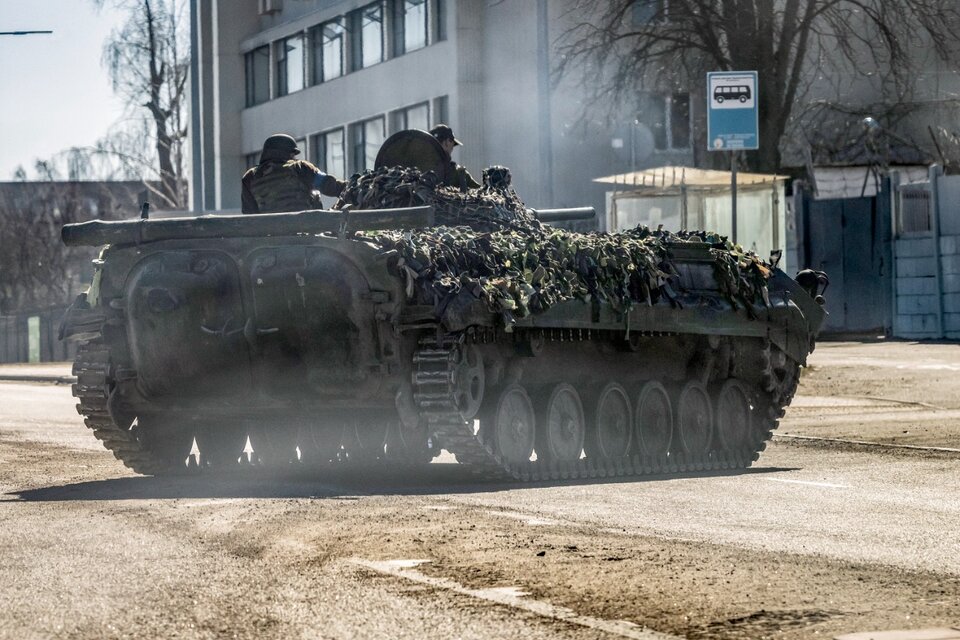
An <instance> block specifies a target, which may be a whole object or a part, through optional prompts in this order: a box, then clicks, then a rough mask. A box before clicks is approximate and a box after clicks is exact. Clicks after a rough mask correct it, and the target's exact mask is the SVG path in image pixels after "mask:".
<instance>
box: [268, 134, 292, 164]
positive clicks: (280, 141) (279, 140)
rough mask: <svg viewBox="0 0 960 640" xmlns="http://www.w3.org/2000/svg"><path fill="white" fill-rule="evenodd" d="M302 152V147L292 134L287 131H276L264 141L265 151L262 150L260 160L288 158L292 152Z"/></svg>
mask: <svg viewBox="0 0 960 640" xmlns="http://www.w3.org/2000/svg"><path fill="white" fill-rule="evenodd" d="M298 153H300V147H298V146H297V141H296V140H294V139H293V137H292V136H288V135H287V134H285V133H275V134H273V135H272V136H270V137H269V138H267V139H266V140H264V141H263V151H261V152H260V162H261V163H263V162H266V161H267V160H286V159H288V158H289V157H290V154H294V155H296V154H298Z"/></svg>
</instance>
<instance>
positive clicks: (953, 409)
mask: <svg viewBox="0 0 960 640" xmlns="http://www.w3.org/2000/svg"><path fill="white" fill-rule="evenodd" d="M958 376H960V345H957V344H956V343H949V344H938V343H919V344H918V343H914V342H906V341H878V342H870V343H848V342H820V343H818V344H817V349H816V351H814V353H813V354H812V355H811V356H810V358H809V362H808V366H807V367H806V368H805V369H803V370H802V374H801V377H800V386H799V388H798V390H797V396H796V398H795V399H794V402H793V404H792V405H791V406H790V407H789V408H788V409H787V415H786V416H785V417H784V419H783V420H782V421H781V425H780V428H779V429H778V430H777V432H776V433H778V434H785V435H803V436H815V437H821V438H841V439H848V440H860V441H866V442H877V443H883V444H895V445H904V444H905V445H912V446H924V447H947V448H960V383H958V379H960V378H958Z"/></svg>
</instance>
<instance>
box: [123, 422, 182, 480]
mask: <svg viewBox="0 0 960 640" xmlns="http://www.w3.org/2000/svg"><path fill="white" fill-rule="evenodd" d="M133 429H134V430H135V431H136V434H137V440H138V441H139V442H140V446H141V447H143V449H144V451H146V452H147V453H149V454H150V456H151V458H153V460H155V461H156V462H158V463H159V466H161V467H164V468H167V469H169V472H170V473H177V472H185V471H186V470H187V466H186V465H187V457H188V456H189V455H190V450H191V449H192V448H193V429H192V428H191V427H188V426H183V425H181V424H178V423H176V422H174V421H171V420H166V419H164V418H160V417H157V416H139V417H138V418H137V424H136V426H134V427H133Z"/></svg>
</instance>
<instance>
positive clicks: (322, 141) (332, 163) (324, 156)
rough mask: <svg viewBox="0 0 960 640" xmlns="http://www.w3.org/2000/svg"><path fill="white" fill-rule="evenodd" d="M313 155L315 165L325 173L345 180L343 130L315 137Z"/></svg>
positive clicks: (312, 146) (319, 134)
mask: <svg viewBox="0 0 960 640" xmlns="http://www.w3.org/2000/svg"><path fill="white" fill-rule="evenodd" d="M312 143H313V144H312V145H311V153H312V154H313V155H312V159H313V163H314V164H315V165H317V166H318V167H319V168H320V170H321V171H323V172H324V173H329V174H330V175H332V176H336V177H338V178H343V177H344V176H345V175H346V173H347V162H346V160H347V158H346V149H345V148H344V146H343V129H334V130H333V131H327V132H325V133H318V134H317V135H315V136H313V141H312Z"/></svg>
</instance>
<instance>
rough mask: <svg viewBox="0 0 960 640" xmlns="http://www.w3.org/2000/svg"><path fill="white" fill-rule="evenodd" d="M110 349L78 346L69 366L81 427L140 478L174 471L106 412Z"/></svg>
mask: <svg viewBox="0 0 960 640" xmlns="http://www.w3.org/2000/svg"><path fill="white" fill-rule="evenodd" d="M112 373H113V372H112V371H111V358H110V350H109V349H108V348H107V347H106V345H104V344H103V343H102V341H101V340H100V339H94V340H91V341H89V342H86V343H83V344H81V345H80V346H79V347H78V349H77V357H76V359H75V360H74V363H73V375H75V376H76V377H77V382H76V383H74V385H73V387H72V391H73V395H74V397H76V398H77V399H78V400H79V403H78V404H77V413H79V414H80V415H82V416H84V420H83V422H84V424H85V425H87V427H88V428H89V429H90V430H92V431H93V435H94V436H95V437H96V438H97V440H99V441H100V442H102V443H103V446H104V447H106V448H107V450H108V451H110V452H111V453H112V454H113V456H114V457H115V458H116V459H117V460H120V461H121V462H122V463H123V464H124V465H126V466H127V467H129V468H130V469H132V470H133V471H135V472H137V473H140V474H143V475H157V474H162V473H169V472H171V471H173V470H174V469H173V468H172V467H171V466H170V465H169V464H165V463H161V462H160V461H158V460H157V459H156V458H155V457H154V456H153V455H152V454H151V452H149V451H147V450H146V449H144V447H143V446H142V443H141V442H140V440H139V439H138V438H137V432H136V428H133V429H131V428H130V424H125V425H124V424H123V423H124V421H123V420H121V421H120V423H118V422H117V421H116V420H115V418H114V415H113V414H112V413H111V411H110V398H111V395H112V393H113V391H114V383H113V378H112ZM131 422H132V421H131Z"/></svg>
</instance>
